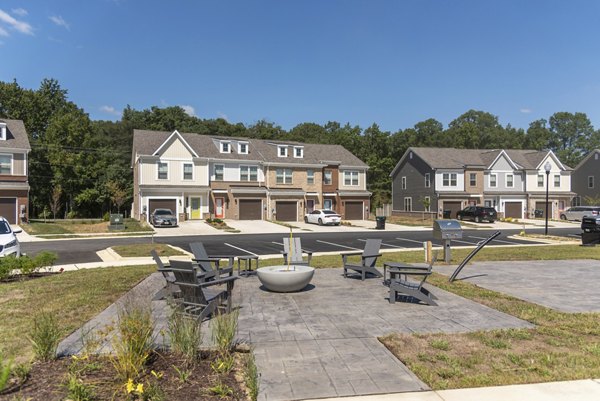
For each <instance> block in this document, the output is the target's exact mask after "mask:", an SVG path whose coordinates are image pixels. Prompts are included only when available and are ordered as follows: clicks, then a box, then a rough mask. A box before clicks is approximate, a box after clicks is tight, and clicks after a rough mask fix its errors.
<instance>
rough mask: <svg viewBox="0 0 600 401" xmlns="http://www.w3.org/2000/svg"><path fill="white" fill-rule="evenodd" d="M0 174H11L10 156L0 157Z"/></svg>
mask: <svg viewBox="0 0 600 401" xmlns="http://www.w3.org/2000/svg"><path fill="white" fill-rule="evenodd" d="M0 174H12V156H11V155H0Z"/></svg>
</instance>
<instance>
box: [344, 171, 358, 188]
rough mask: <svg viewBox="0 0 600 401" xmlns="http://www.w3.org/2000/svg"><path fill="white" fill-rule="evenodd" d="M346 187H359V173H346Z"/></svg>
mask: <svg viewBox="0 0 600 401" xmlns="http://www.w3.org/2000/svg"><path fill="white" fill-rule="evenodd" d="M344 185H354V186H356V185H358V171H344Z"/></svg>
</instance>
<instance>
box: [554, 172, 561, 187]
mask: <svg viewBox="0 0 600 401" xmlns="http://www.w3.org/2000/svg"><path fill="white" fill-rule="evenodd" d="M558 187H560V174H554V188H558Z"/></svg>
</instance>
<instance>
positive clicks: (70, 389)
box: [66, 373, 95, 401]
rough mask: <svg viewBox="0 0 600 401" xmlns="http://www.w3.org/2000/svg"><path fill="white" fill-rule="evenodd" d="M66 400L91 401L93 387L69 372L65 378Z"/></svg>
mask: <svg viewBox="0 0 600 401" xmlns="http://www.w3.org/2000/svg"><path fill="white" fill-rule="evenodd" d="M66 387H67V393H68V395H67V400H71V401H91V400H93V399H94V397H95V395H94V388H93V387H92V386H90V385H88V384H85V383H84V382H83V380H81V379H80V378H79V377H78V376H77V375H75V374H73V373H69V376H68V380H67V384H66Z"/></svg>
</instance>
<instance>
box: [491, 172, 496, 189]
mask: <svg viewBox="0 0 600 401" xmlns="http://www.w3.org/2000/svg"><path fill="white" fill-rule="evenodd" d="M497 186H498V176H497V175H496V174H490V188H496V187H497Z"/></svg>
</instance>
